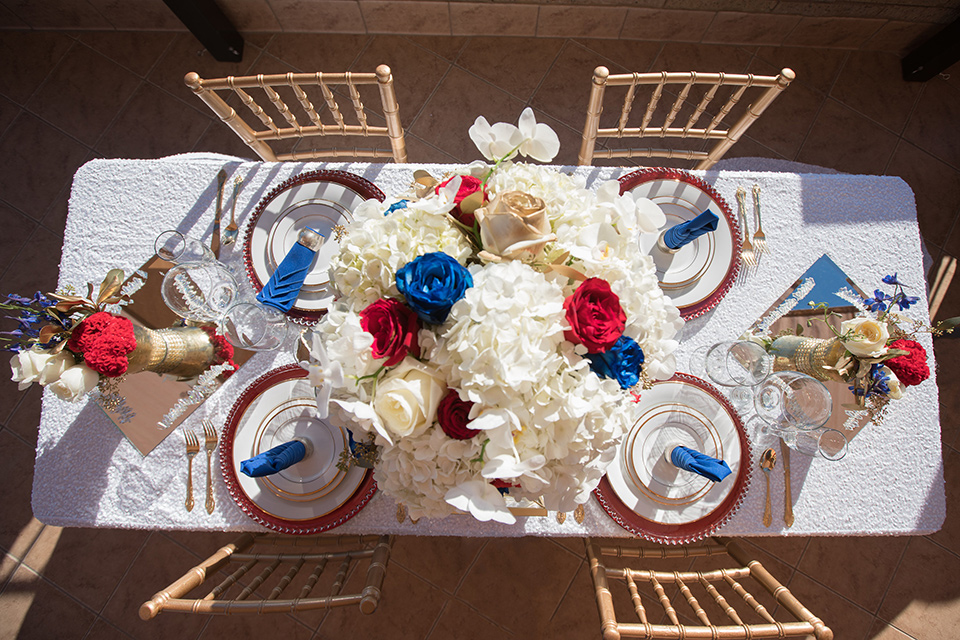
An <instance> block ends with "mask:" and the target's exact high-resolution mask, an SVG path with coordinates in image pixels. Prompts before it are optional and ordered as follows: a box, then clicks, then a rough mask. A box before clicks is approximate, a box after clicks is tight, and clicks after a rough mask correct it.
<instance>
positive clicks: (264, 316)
mask: <svg viewBox="0 0 960 640" xmlns="http://www.w3.org/2000/svg"><path fill="white" fill-rule="evenodd" d="M218 326H219V329H220V333H222V334H223V335H224V336H225V337H226V338H227V340H228V341H229V342H230V344H232V345H233V346H235V347H239V348H241V349H247V350H249V351H271V350H273V349H277V348H279V347H280V346H281V345H283V343H284V342H285V341H286V339H287V334H288V332H289V330H290V323H288V322H287V317H286V316H285V315H284V314H283V313H281V312H279V311H277V310H276V309H272V308H270V307H266V306H264V305H262V304H259V303H257V302H251V301H241V302H238V303H237V304H234V305H232V306H231V307H230V308H228V309H227V310H226V311H225V312H224V313H223V315H221V316H220V318H219V321H218Z"/></svg>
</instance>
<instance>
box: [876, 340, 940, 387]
mask: <svg viewBox="0 0 960 640" xmlns="http://www.w3.org/2000/svg"><path fill="white" fill-rule="evenodd" d="M889 346H890V348H891V349H902V350H903V351H908V352H909V353H908V354H907V355H905V356H897V357H896V358H890V359H889V360H887V361H886V362H884V363H883V364H885V365H887V366H888V367H890V370H891V371H893V373H895V374H896V376H897V379H898V380H899V381H900V384H903V385H905V386H907V387H912V386H913V385H916V384H920V383H921V382H923V381H924V380H926V379H927V378H929V377H930V367H928V366H927V351H926V349H924V348H923V345H921V344H920V343H919V342H915V341H913V340H906V339H901V340H894V341H893V342H892V343H890V345H889Z"/></svg>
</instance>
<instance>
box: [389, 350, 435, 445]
mask: <svg viewBox="0 0 960 640" xmlns="http://www.w3.org/2000/svg"><path fill="white" fill-rule="evenodd" d="M446 391H447V385H446V382H444V380H443V378H442V377H441V376H440V374H439V372H438V371H437V370H436V369H435V368H433V367H430V366H427V365H424V364H421V363H420V362H417V360H415V359H414V358H409V357H408V358H405V359H404V360H403V362H401V363H400V364H399V365H398V366H397V368H396V369H394V370H392V371H391V372H390V373H389V374H387V375H386V376H385V377H384V379H383V380H381V381H380V384H379V385H377V392H376V395H375V396H374V398H373V410H374V411H375V412H376V413H377V416H378V417H379V418H380V421H381V422H382V423H383V426H384V428H386V429H387V431H389V432H390V433H392V434H394V435H395V436H397V437H399V438H405V437H407V436H416V435H419V434H421V433H423V432H424V431H425V430H426V428H427V427H429V426H430V425H431V424H433V421H434V420H435V419H436V417H437V407H439V405H440V400H441V399H443V396H444V394H446Z"/></svg>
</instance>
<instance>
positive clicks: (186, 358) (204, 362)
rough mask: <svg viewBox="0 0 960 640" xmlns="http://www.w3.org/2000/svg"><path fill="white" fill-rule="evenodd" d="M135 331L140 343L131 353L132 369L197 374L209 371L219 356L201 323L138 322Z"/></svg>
mask: <svg viewBox="0 0 960 640" xmlns="http://www.w3.org/2000/svg"><path fill="white" fill-rule="evenodd" d="M133 335H134V337H135V338H136V340H137V347H136V348H135V349H134V350H133V352H132V353H131V354H130V355H129V356H127V360H128V361H129V366H128V368H127V372H128V373H140V372H141V371H153V372H154V373H168V374H170V375H174V376H178V377H180V378H193V377H195V376H198V375H200V374H201V373H203V372H204V371H206V370H207V369H208V368H209V367H210V365H211V364H212V363H213V361H214V359H215V358H216V354H215V352H214V348H213V343H212V342H210V336H209V335H207V332H206V331H204V330H203V329H200V328H198V327H171V328H169V329H147V328H145V327H138V326H134V327H133Z"/></svg>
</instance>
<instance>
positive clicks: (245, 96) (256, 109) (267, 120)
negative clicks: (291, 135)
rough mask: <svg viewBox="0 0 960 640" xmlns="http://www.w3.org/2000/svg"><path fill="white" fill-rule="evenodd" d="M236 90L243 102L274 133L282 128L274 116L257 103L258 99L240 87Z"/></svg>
mask: <svg viewBox="0 0 960 640" xmlns="http://www.w3.org/2000/svg"><path fill="white" fill-rule="evenodd" d="M234 92H235V93H236V94H237V95H238V96H239V97H240V101H241V102H243V104H245V105H246V107H247V108H248V109H250V112H251V113H252V114H253V115H255V116H257V118H258V119H259V120H260V122H262V123H263V124H264V126H265V127H267V129H269V130H270V131H273V132H274V133H276V132H278V131H279V130H280V129H279V128H278V127H277V125H276V124H274V122H273V118H271V117H270V116H269V115H267V112H266V111H264V110H263V107H261V106H260V105H259V104H257V101H256V100H254V99H253V96H251V95H250V94H249V93H247V92H246V91H244V90H243V89H241V88H240V87H236V88H235V89H234Z"/></svg>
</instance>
